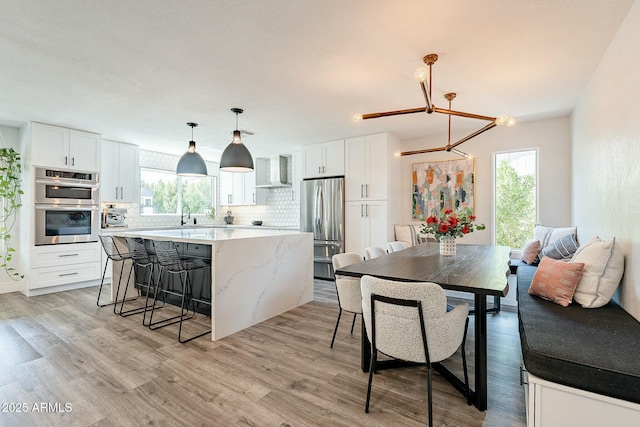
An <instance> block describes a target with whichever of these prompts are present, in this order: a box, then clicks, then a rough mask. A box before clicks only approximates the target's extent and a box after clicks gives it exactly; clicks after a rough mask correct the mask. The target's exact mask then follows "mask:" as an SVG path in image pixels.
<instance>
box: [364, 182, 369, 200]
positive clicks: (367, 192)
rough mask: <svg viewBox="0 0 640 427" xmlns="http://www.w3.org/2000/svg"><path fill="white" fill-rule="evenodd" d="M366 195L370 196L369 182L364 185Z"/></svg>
mask: <svg viewBox="0 0 640 427" xmlns="http://www.w3.org/2000/svg"><path fill="white" fill-rule="evenodd" d="M364 197H369V184H365V185H364Z"/></svg>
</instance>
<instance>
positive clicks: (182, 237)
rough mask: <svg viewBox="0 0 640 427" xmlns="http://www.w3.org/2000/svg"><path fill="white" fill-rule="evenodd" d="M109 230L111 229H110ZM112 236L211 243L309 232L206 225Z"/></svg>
mask: <svg viewBox="0 0 640 427" xmlns="http://www.w3.org/2000/svg"><path fill="white" fill-rule="evenodd" d="M110 231H111V230H110ZM111 234H112V235H113V236H120V237H140V238H143V239H155V240H172V241H175V242H185V243H201V244H203V243H204V244H206V243H212V242H217V241H224V240H235V239H254V238H261V237H272V236H289V235H297V234H310V233H306V232H302V231H299V230H286V229H269V228H260V227H254V228H231V227H228V228H226V227H206V228H200V227H198V228H173V229H153V230H149V229H145V230H140V229H138V230H130V229H126V228H122V229H118V230H114V231H113V232H111Z"/></svg>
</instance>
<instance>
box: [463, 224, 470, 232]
mask: <svg viewBox="0 0 640 427" xmlns="http://www.w3.org/2000/svg"><path fill="white" fill-rule="evenodd" d="M468 232H469V227H467V226H466V225H465V226H464V227H462V234H467V233H468Z"/></svg>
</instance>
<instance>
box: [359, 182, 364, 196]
mask: <svg viewBox="0 0 640 427" xmlns="http://www.w3.org/2000/svg"><path fill="white" fill-rule="evenodd" d="M360 197H364V185H363V184H360Z"/></svg>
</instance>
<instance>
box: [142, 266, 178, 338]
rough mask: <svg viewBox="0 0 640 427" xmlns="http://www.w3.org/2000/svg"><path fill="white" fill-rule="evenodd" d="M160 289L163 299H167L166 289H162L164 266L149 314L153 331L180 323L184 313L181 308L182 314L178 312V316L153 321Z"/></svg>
mask: <svg viewBox="0 0 640 427" xmlns="http://www.w3.org/2000/svg"><path fill="white" fill-rule="evenodd" d="M167 278H168V277H167ZM158 289H160V295H161V296H162V300H163V301H166V300H165V296H164V291H163V290H162V268H161V269H160V272H159V273H158V283H157V284H156V286H155V290H154V293H153V304H152V305H151V314H150V315H149V324H148V325H147V326H148V327H149V329H151V330H152V331H155V330H156V329H160V328H164V327H165V326H169V325H173V324H176V323H178V322H179V321H180V319H181V318H182V317H183V315H184V314H183V311H182V309H181V311H180V314H178V315H176V316H172V317H169V318H167V319H162V320H158V321H156V322H154V321H153V314H154V313H155V311H156V310H155V309H156V301H158ZM143 321H144V320H143Z"/></svg>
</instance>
